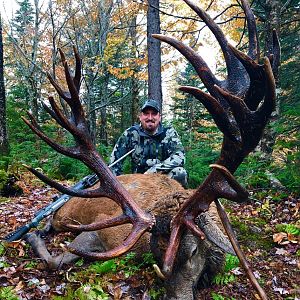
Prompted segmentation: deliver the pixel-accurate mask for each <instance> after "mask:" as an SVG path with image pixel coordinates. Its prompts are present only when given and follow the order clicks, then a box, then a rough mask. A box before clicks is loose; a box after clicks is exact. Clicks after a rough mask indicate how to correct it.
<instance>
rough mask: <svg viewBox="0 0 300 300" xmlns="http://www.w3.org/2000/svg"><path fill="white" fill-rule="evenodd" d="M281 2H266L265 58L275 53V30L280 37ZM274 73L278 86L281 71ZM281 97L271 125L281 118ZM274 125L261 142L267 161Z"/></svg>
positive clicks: (265, 132)
mask: <svg viewBox="0 0 300 300" xmlns="http://www.w3.org/2000/svg"><path fill="white" fill-rule="evenodd" d="M281 8H282V6H281V2H280V1H279V0H267V1H266V6H265V9H266V22H265V29H264V31H265V32H264V34H265V49H264V54H265V56H269V54H270V53H274V51H273V30H274V29H275V30H276V33H277V35H278V38H279V37H280V26H281V22H280V19H281V17H280V15H281ZM273 73H274V77H275V81H276V83H277V86H278V81H279V70H278V67H276V68H273ZM279 107H280V103H279V97H277V102H276V108H277V109H276V111H274V112H273V113H272V117H271V118H270V123H274V122H275V121H276V120H277V119H278V117H279ZM272 127H273V126H272V125H269V126H267V127H266V128H265V131H264V133H263V136H262V139H261V142H260V147H259V148H260V150H261V151H262V152H263V154H264V156H265V159H267V160H269V159H271V156H272V152H273V146H274V144H275V141H276V134H275V131H274V129H273V128H272Z"/></svg>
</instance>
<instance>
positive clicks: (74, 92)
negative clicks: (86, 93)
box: [58, 49, 84, 124]
mask: <svg viewBox="0 0 300 300" xmlns="http://www.w3.org/2000/svg"><path fill="white" fill-rule="evenodd" d="M58 50H59V53H60V55H61V59H62V63H63V66H64V69H65V76H66V82H67V85H68V89H69V92H70V95H71V99H70V100H71V101H67V103H68V104H69V106H70V108H71V111H72V114H73V116H74V118H75V122H76V123H77V124H78V123H80V122H84V111H83V108H82V106H81V103H80V100H79V85H78V86H77V85H76V84H78V82H80V77H81V73H80V72H79V70H80V69H81V61H80V59H78V58H76V76H77V78H76V81H74V78H73V77H72V76H71V73H70V69H69V65H68V62H67V61H66V58H65V55H64V53H63V51H62V50H61V49H58ZM75 57H76V52H75Z"/></svg>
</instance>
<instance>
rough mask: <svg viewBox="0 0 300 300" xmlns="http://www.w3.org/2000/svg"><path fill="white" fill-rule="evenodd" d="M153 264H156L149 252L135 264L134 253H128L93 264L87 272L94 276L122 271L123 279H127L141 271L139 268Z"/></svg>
mask: <svg viewBox="0 0 300 300" xmlns="http://www.w3.org/2000/svg"><path fill="white" fill-rule="evenodd" d="M155 263H156V262H155V260H154V257H153V254H152V253H151V252H147V253H144V254H143V255H142V260H141V261H140V262H137V260H136V254H135V253H134V252H129V253H127V254H126V255H125V256H123V257H121V258H118V259H111V260H107V261H105V262H100V261H97V262H94V263H92V264H91V265H90V266H89V268H88V270H89V272H94V273H96V274H105V273H109V272H112V273H115V272H120V271H122V272H124V274H125V277H126V278H128V277H130V276H132V275H133V274H135V273H136V272H137V271H139V270H141V268H146V267H149V266H150V265H153V264H155Z"/></svg>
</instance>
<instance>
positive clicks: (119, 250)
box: [69, 223, 149, 260]
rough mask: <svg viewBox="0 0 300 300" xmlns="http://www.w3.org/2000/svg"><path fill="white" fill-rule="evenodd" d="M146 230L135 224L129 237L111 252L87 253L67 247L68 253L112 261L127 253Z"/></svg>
mask: <svg viewBox="0 0 300 300" xmlns="http://www.w3.org/2000/svg"><path fill="white" fill-rule="evenodd" d="M148 229H149V228H148V227H147V226H145V225H141V224H140V223H137V224H136V225H134V227H133V229H132V231H131V233H130V234H129V236H128V237H127V238H126V239H125V240H124V241H123V243H122V244H121V245H120V246H118V247H116V248H114V249H112V250H108V251H106V252H102V253H99V252H88V251H85V250H82V249H75V248H71V247H69V250H70V252H72V253H74V254H77V255H79V256H83V257H88V258H92V259H97V260H107V259H112V258H115V257H119V256H120V255H122V254H124V253H126V252H128V251H129V250H130V249H131V248H132V247H133V246H134V245H135V244H136V242H137V241H138V240H139V239H140V237H141V236H142V235H143V234H144V233H145V232H146V231H147V230H148Z"/></svg>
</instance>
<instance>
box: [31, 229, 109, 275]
mask: <svg viewBox="0 0 300 300" xmlns="http://www.w3.org/2000/svg"><path fill="white" fill-rule="evenodd" d="M25 239H26V241H27V242H28V243H29V244H30V245H31V247H32V249H33V251H34V253H35V254H36V255H37V256H38V257H40V258H41V259H42V260H44V261H45V263H46V264H47V266H48V268H49V269H52V270H57V269H60V268H61V267H62V266H63V265H64V264H71V263H74V262H75V261H76V260H78V259H79V258H80V256H79V255H76V254H73V253H70V252H68V251H65V252H63V253H62V254H60V255H58V256H53V255H51V254H50V252H49V251H48V249H47V246H46V244H45V240H44V239H43V238H42V235H41V232H40V231H34V232H32V233H28V234H27V235H26V236H25ZM70 247H72V248H74V249H82V248H84V249H87V250H88V251H105V247H104V246H103V243H102V241H101V240H100V238H99V236H98V234H97V233H96V232H95V231H91V232H83V233H81V234H79V235H78V236H77V237H76V238H75V239H74V240H73V241H72V242H71V243H70Z"/></svg>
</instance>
